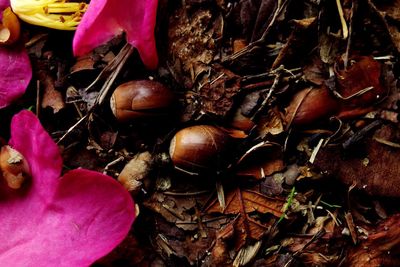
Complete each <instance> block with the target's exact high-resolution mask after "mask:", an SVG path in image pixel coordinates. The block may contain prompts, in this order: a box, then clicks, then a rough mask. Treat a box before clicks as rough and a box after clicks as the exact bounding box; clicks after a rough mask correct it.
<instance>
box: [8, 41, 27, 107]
mask: <svg viewBox="0 0 400 267" xmlns="http://www.w3.org/2000/svg"><path fill="white" fill-rule="evenodd" d="M31 78H32V69H31V64H30V61H29V57H28V54H27V53H26V50H25V48H24V47H23V46H15V47H12V48H10V47H2V46H0V108H4V107H6V106H8V105H9V104H10V103H11V102H13V101H14V100H16V99H17V98H19V97H21V96H22V95H23V94H24V93H25V90H26V88H27V86H28V84H29V82H30V80H31Z"/></svg>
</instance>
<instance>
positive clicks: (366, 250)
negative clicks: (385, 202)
mask: <svg viewBox="0 0 400 267" xmlns="http://www.w3.org/2000/svg"><path fill="white" fill-rule="evenodd" d="M399 265H400V214H395V215H393V216H391V217H389V218H388V219H387V220H385V221H383V222H382V223H381V224H380V225H379V226H378V227H377V229H376V230H374V231H373V233H372V234H370V235H369V236H368V239H367V240H365V241H363V242H361V243H360V244H359V245H358V246H356V247H352V248H351V249H350V251H349V252H348V253H347V257H346V264H345V266H354V267H356V266H357V267H367V266H368V267H369V266H399Z"/></svg>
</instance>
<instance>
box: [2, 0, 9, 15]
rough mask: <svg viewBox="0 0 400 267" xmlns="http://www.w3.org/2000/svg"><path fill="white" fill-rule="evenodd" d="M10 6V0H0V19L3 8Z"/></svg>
mask: <svg viewBox="0 0 400 267" xmlns="http://www.w3.org/2000/svg"><path fill="white" fill-rule="evenodd" d="M9 6H10V0H0V19H1V18H2V17H3V10H4V9H6V7H9Z"/></svg>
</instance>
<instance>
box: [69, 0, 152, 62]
mask: <svg viewBox="0 0 400 267" xmlns="http://www.w3.org/2000/svg"><path fill="white" fill-rule="evenodd" d="M157 4H158V1H157V0H92V1H91V2H90V4H89V7H88V9H87V11H86V12H85V14H84V15H83V18H82V21H81V22H80V24H79V26H78V28H77V30H76V32H75V36H74V40H73V51H74V54H75V55H76V56H80V55H83V54H85V53H88V52H90V51H91V50H93V49H94V48H96V47H97V46H99V45H101V44H104V43H105V42H107V41H109V40H110V39H111V38H112V37H114V36H116V35H118V34H120V33H122V32H123V31H124V32H125V33H126V35H127V40H128V42H129V43H130V44H131V45H133V46H134V47H136V48H137V49H138V51H139V54H140V57H141V58H142V61H143V63H144V64H145V65H146V67H148V68H150V69H154V68H156V67H157V64H158V57H157V50H156V44H155V39H154V27H155V23H156V15H157Z"/></svg>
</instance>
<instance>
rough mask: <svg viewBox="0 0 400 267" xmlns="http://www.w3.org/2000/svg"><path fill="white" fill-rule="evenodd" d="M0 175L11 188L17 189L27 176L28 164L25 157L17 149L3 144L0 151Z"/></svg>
mask: <svg viewBox="0 0 400 267" xmlns="http://www.w3.org/2000/svg"><path fill="white" fill-rule="evenodd" d="M0 169H1V175H2V176H3V178H4V179H5V180H6V182H7V185H8V186H9V187H10V188H12V189H19V188H20V187H21V186H22V183H23V182H24V181H25V179H26V178H27V177H29V166H28V163H27V161H26V160H25V158H24V157H23V156H22V155H21V153H19V152H18V151H17V150H15V149H13V148H12V147H10V146H8V145H5V146H3V147H2V148H1V151H0Z"/></svg>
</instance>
